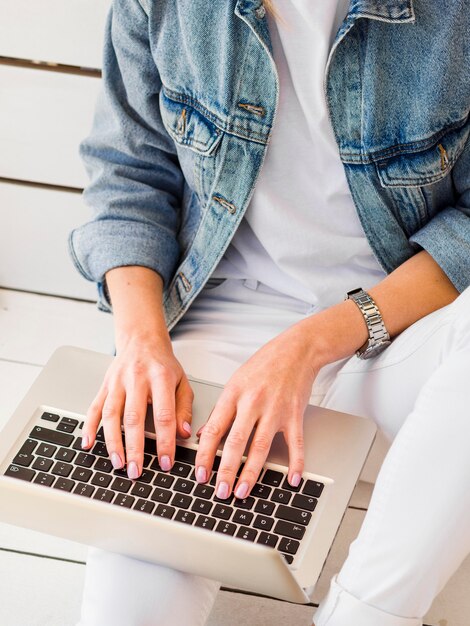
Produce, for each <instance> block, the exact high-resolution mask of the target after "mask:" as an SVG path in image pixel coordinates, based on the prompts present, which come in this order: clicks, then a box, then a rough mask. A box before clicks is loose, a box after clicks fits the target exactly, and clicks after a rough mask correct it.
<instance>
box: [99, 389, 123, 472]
mask: <svg viewBox="0 0 470 626" xmlns="http://www.w3.org/2000/svg"><path fill="white" fill-rule="evenodd" d="M124 403H125V391H124V388H123V387H121V386H119V387H114V388H112V389H109V391H108V395H107V396H106V399H105V401H104V404H103V410H102V422H103V430H104V439H105V441H106V447H107V449H108V454H109V456H110V457H111V463H112V464H113V467H114V469H121V467H124V459H125V456H124V447H123V445H122V431H121V416H122V413H123V410H124Z"/></svg>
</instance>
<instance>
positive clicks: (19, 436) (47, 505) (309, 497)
mask: <svg viewBox="0 0 470 626" xmlns="http://www.w3.org/2000/svg"><path fill="white" fill-rule="evenodd" d="M111 359H112V357H110V356H107V355H103V354H98V353H96V352H90V351H87V350H82V349H78V348H73V347H63V348H59V349H58V350H57V351H56V352H55V353H54V354H53V355H52V357H51V359H50V360H49V362H48V363H47V364H46V366H45V367H44V369H43V370H42V372H41V374H40V375H39V377H38V378H37V379H36V381H35V382H34V384H33V385H32V387H31V388H30V390H29V391H28V393H27V394H26V396H25V398H24V399H23V401H22V402H21V403H20V405H19V406H18V408H17V410H16V411H15V413H14V414H13V415H12V417H11V418H10V419H9V420H8V421H7V423H6V425H5V426H4V428H3V430H2V431H1V432H0V499H1V503H2V504H1V507H0V521H2V522H7V523H10V524H16V525H19V526H24V527H27V528H31V529H34V530H37V531H40V532H45V533H49V534H52V535H57V536H59V537H63V538H66V539H70V540H73V541H78V542H82V543H85V544H89V545H94V546H98V547H100V548H104V549H106V550H109V551H113V552H117V553H121V554H126V555H129V556H132V557H135V558H138V559H142V560H145V561H150V562H155V563H161V564H164V565H168V566H171V567H174V568H176V569H180V570H183V571H186V572H190V573H193V574H199V575H202V576H207V577H208V578H213V579H216V580H219V581H221V582H222V583H223V584H224V585H226V586H230V587H234V588H237V589H243V590H247V591H251V592H256V593H260V594H264V595H267V596H271V597H274V598H279V599H282V600H288V601H291V602H297V603H307V602H309V601H310V597H309V595H310V594H311V593H312V591H313V588H314V586H315V583H316V582H317V580H318V578H319V576H320V573H321V570H322V567H323V564H324V562H325V560H326V557H327V555H328V551H329V549H330V547H331V544H332V543H333V540H334V537H335V535H336V532H337V530H338V527H339V525H340V523H341V520H342V517H343V515H344V513H345V511H346V508H347V505H348V502H349V499H350V497H351V494H352V491H353V489H354V486H355V484H356V482H357V480H358V477H359V474H360V472H361V469H362V467H363V465H364V462H365V460H366V457H367V454H368V452H369V450H370V447H371V445H372V443H373V440H374V437H375V433H376V426H375V424H374V423H373V422H372V421H371V420H368V419H364V418H359V417H355V416H353V415H347V414H344V413H338V412H335V411H330V410H327V409H321V408H318V407H314V406H310V405H309V406H308V407H307V409H306V413H305V420H304V433H305V471H304V473H303V478H302V482H301V484H300V485H299V487H298V488H292V487H291V486H290V485H289V484H288V483H287V480H286V477H287V464H288V454H287V448H286V445H285V442H284V440H283V438H282V435H281V434H280V433H278V434H277V435H276V437H275V439H274V442H273V445H272V447H271V450H270V453H269V456H268V460H267V462H266V464H265V467H264V469H263V471H262V473H261V474H260V476H259V478H258V482H257V483H256V485H255V487H254V488H253V490H252V492H251V494H250V496H249V497H248V498H245V499H244V500H239V499H236V498H234V497H233V495H232V496H231V497H230V498H229V499H227V500H219V499H217V498H216V497H215V494H214V485H215V472H214V471H213V472H212V474H211V477H210V479H209V481H208V482H207V483H205V484H204V485H198V484H197V483H196V481H195V479H194V458H195V451H196V450H197V439H196V438H195V437H192V438H191V439H189V440H177V452H176V457H175V464H174V466H173V468H172V469H171V470H170V471H169V472H163V471H162V470H161V468H160V466H159V465H158V459H157V457H156V446H155V432H154V430H153V426H152V419H151V416H148V418H147V422H146V443H145V458H144V470H143V473H142V476H141V477H140V478H139V479H138V480H136V481H131V480H129V479H128V478H127V475H126V473H125V471H123V470H113V469H112V466H111V463H110V461H109V458H108V455H107V450H106V445H105V441H104V437H103V434H102V431H100V432H99V433H98V441H97V443H96V444H95V446H94V447H93V449H92V450H90V451H88V452H84V451H83V450H82V449H81V446H80V442H81V427H82V424H83V420H84V416H85V413H86V410H87V408H88V406H89V404H90V402H91V401H92V399H93V398H94V396H95V394H96V392H97V390H98V388H99V386H100V385H101V381H102V379H103V376H104V373H105V371H106V369H107V367H108V365H109V363H110V361H111ZM190 383H191V386H192V388H193V391H194V404H193V432H196V431H197V429H198V428H199V427H200V426H202V424H204V423H205V421H206V420H207V418H208V416H209V414H210V411H211V409H212V407H213V406H214V404H215V402H216V400H217V397H218V396H219V394H220V392H221V389H222V387H221V386H219V385H215V384H211V383H210V382H207V381H202V380H197V379H194V378H190ZM220 447H221V448H223V442H222V443H221V446H220ZM219 455H220V451H219ZM219 461H220V456H219V457H218V459H216V462H215V464H214V469H217V466H218V463H219Z"/></svg>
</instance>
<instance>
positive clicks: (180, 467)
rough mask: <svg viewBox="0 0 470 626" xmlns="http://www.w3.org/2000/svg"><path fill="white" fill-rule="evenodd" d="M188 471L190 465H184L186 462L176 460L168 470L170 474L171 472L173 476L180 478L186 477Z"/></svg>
mask: <svg viewBox="0 0 470 626" xmlns="http://www.w3.org/2000/svg"><path fill="white" fill-rule="evenodd" d="M190 471H191V466H190V465H186V463H180V462H179V461H176V462H175V463H174V464H173V467H172V468H171V470H170V474H173V476H180V477H181V478H186V477H187V476H188V474H189V472H190Z"/></svg>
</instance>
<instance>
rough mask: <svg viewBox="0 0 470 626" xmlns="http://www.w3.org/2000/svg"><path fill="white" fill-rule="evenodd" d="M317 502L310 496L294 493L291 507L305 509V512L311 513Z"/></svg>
mask: <svg viewBox="0 0 470 626" xmlns="http://www.w3.org/2000/svg"><path fill="white" fill-rule="evenodd" d="M317 502H318V500H317V499H316V498H312V497H311V496H304V495H303V494H301V493H296V494H295V496H294V499H293V500H292V506H296V507H298V508H299V509H307V511H313V510H314V509H315V507H316V506H317Z"/></svg>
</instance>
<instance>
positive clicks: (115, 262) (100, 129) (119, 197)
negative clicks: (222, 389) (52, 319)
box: [69, 0, 184, 310]
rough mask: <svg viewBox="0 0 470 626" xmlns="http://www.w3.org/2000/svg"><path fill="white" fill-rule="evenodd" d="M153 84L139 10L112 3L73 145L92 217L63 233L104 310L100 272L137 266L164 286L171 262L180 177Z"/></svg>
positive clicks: (131, 1)
mask: <svg viewBox="0 0 470 626" xmlns="http://www.w3.org/2000/svg"><path fill="white" fill-rule="evenodd" d="M160 88H161V80H160V76H159V73H158V69H157V66H156V64H155V61H154V59H153V57H152V55H151V52H150V45H149V38H148V18H147V15H146V14H145V12H144V11H143V9H142V7H141V6H140V4H139V3H138V1H137V0H114V2H113V5H112V7H111V9H110V11H109V13H108V17H107V21H106V28H105V38H104V51H103V75H102V83H101V89H100V92H99V95H98V98H97V101H96V105H95V112H94V118H93V124H92V128H91V132H90V134H89V135H88V136H87V137H86V138H85V139H84V140H83V141H82V142H81V144H80V148H79V152H80V156H81V158H82V160H83V163H84V165H85V169H86V171H87V174H88V177H89V184H88V186H87V187H86V189H85V190H84V192H83V197H84V200H85V202H86V204H87V205H88V206H89V207H90V208H91V210H92V219H91V221H89V222H87V223H86V224H84V225H82V226H80V227H79V228H77V229H75V230H74V231H72V233H71V234H70V238H69V245H70V251H71V256H72V259H73V261H74V263H75V265H76V267H77V269H78V270H79V271H80V272H81V273H82V274H83V276H84V277H85V278H87V279H88V280H91V281H94V282H96V283H98V292H99V303H98V305H99V306H100V308H102V309H104V310H109V309H110V302H109V300H108V298H107V297H106V288H105V284H104V276H105V274H106V272H107V271H108V270H110V269H112V268H114V267H121V266H125V265H141V266H144V267H148V268H151V269H153V270H155V271H156V272H158V273H159V274H160V275H161V277H162V278H163V280H164V283H165V285H167V284H168V282H169V280H170V278H171V276H172V274H173V272H174V269H175V267H176V264H177V262H178V258H179V253H180V250H179V245H178V240H177V232H178V227H179V216H180V207H181V202H182V193H183V185H184V179H183V174H182V171H181V168H180V166H179V163H178V159H177V156H176V150H175V146H174V143H173V140H172V139H171V138H170V136H169V135H168V133H167V132H166V130H165V128H164V126H163V123H162V119H161V115H160V108H159V93H160Z"/></svg>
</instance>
